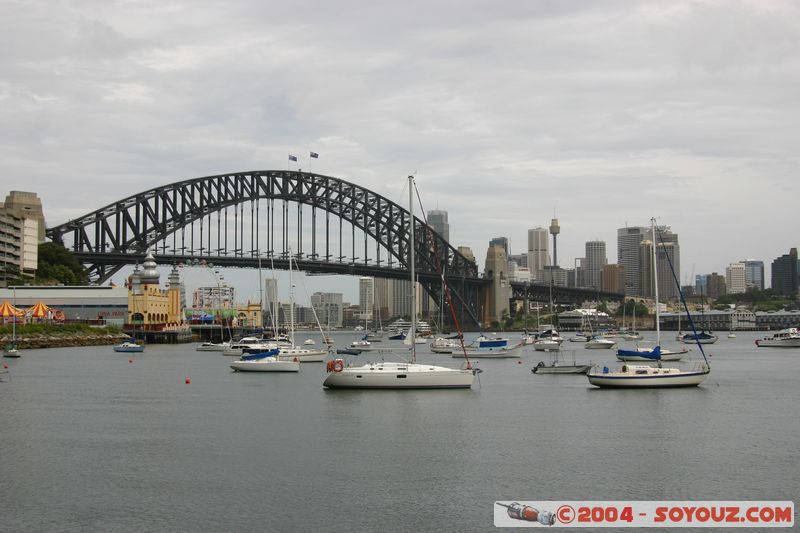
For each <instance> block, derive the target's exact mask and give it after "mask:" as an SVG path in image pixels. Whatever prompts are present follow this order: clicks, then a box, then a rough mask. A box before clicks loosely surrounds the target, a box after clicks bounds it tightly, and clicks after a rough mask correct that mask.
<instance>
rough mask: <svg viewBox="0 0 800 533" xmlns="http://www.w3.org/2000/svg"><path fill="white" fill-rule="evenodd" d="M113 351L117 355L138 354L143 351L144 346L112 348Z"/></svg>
mask: <svg viewBox="0 0 800 533" xmlns="http://www.w3.org/2000/svg"><path fill="white" fill-rule="evenodd" d="M114 351H115V352H119V353H140V352H143V351H144V346H142V345H137V346H114Z"/></svg>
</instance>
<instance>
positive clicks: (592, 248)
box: [586, 241, 608, 290]
mask: <svg viewBox="0 0 800 533" xmlns="http://www.w3.org/2000/svg"><path fill="white" fill-rule="evenodd" d="M607 264H608V259H607V258H606V243H605V242H604V241H588V242H587V243H586V286H587V287H589V288H591V289H598V290H599V289H600V286H601V285H602V281H603V267H604V266H606V265H607Z"/></svg>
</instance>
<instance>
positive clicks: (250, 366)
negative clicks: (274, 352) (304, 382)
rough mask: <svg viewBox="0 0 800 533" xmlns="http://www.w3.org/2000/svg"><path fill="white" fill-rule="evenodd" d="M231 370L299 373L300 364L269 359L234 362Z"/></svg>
mask: <svg viewBox="0 0 800 533" xmlns="http://www.w3.org/2000/svg"><path fill="white" fill-rule="evenodd" d="M231 368H232V369H233V370H235V371H237V372H299V371H300V362H299V361H291V360H289V361H284V360H281V359H275V358H273V357H267V358H265V359H258V360H254V361H234V362H233V363H231Z"/></svg>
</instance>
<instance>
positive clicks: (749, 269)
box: [742, 259, 764, 291]
mask: <svg viewBox="0 0 800 533" xmlns="http://www.w3.org/2000/svg"><path fill="white" fill-rule="evenodd" d="M742 263H744V283H745V285H746V286H747V288H748V289H758V290H760V291H763V290H764V261H756V260H754V259H746V260H744V261H742Z"/></svg>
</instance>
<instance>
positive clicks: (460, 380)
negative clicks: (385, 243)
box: [322, 176, 475, 389]
mask: <svg viewBox="0 0 800 533" xmlns="http://www.w3.org/2000/svg"><path fill="white" fill-rule="evenodd" d="M408 189H409V190H408V196H409V198H408V199H409V211H410V217H409V223H410V228H409V230H410V237H411V238H410V239H409V241H408V248H409V267H410V270H411V327H410V330H409V332H408V334H407V335H406V339H405V340H404V341H403V342H404V343H406V344H409V345H410V346H411V361H410V362H389V361H378V362H369V363H366V364H364V365H358V366H350V365H346V364H345V362H344V361H343V360H342V359H335V360H333V361H329V362H328V368H327V369H328V376H327V377H326V378H325V381H324V382H323V384H322V386H323V387H325V388H328V389H468V388H470V387H472V382H473V381H474V379H475V370H474V369H473V368H472V367H471V365H470V364H469V361H466V362H465V364H464V366H463V367H462V368H448V367H444V366H437V365H432V364H421V363H417V362H416V343H415V342H414V339H415V338H416V320H417V312H416V310H417V307H416V303H417V302H416V299H417V298H416V295H417V290H416V288H417V283H416V281H417V280H416V275H415V274H416V273H415V264H416V256H415V251H414V248H415V246H416V242H417V241H416V237H415V226H416V221H415V219H414V176H409V177H408Z"/></svg>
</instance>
